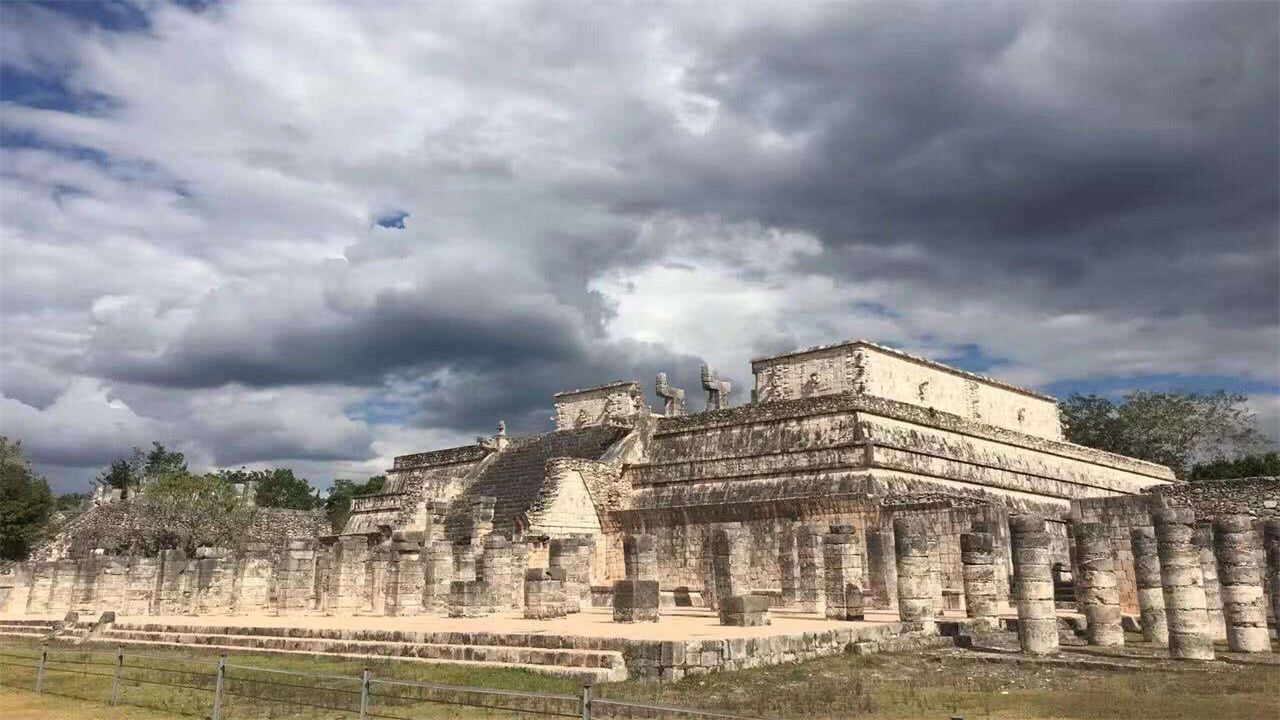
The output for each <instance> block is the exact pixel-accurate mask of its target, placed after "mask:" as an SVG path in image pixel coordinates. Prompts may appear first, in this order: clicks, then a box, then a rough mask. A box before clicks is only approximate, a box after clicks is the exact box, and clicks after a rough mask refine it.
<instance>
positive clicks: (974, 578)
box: [960, 532, 999, 627]
mask: <svg viewBox="0 0 1280 720" xmlns="http://www.w3.org/2000/svg"><path fill="white" fill-rule="evenodd" d="M994 549H995V541H994V539H992V537H991V533H989V532H971V533H964V534H962V535H961V536H960V563H961V566H962V567H961V570H963V572H964V606H965V613H966V614H967V615H968V616H969V617H971V618H973V619H974V620H978V621H979V622H981V623H983V624H985V625H987V626H988V627H995V626H996V625H997V624H998V622H999V605H998V604H997V603H998V602H999V601H998V596H997V593H996V567H995V552H994Z"/></svg>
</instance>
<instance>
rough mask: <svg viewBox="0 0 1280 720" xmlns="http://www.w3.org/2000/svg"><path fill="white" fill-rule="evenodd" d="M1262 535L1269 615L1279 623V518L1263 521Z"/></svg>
mask: <svg viewBox="0 0 1280 720" xmlns="http://www.w3.org/2000/svg"><path fill="white" fill-rule="evenodd" d="M1262 537H1263V545H1264V546H1265V550H1266V562H1267V578H1266V583H1267V589H1268V590H1270V593H1271V617H1272V618H1274V619H1275V621H1276V622H1277V623H1280V518H1272V519H1270V520H1267V521H1265V522H1263V524H1262Z"/></svg>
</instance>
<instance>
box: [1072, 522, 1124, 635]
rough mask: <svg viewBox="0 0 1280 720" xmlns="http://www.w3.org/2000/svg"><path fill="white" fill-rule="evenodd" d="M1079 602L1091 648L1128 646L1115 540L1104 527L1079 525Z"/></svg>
mask: <svg viewBox="0 0 1280 720" xmlns="http://www.w3.org/2000/svg"><path fill="white" fill-rule="evenodd" d="M1075 536H1076V566H1077V567H1078V568H1079V576H1078V577H1077V578H1076V600H1077V602H1079V603H1080V607H1081V610H1082V611H1083V612H1084V617H1085V621H1086V622H1087V623H1088V625H1087V626H1086V628H1085V637H1087V638H1088V640H1089V644H1090V645H1101V646H1104V647H1114V646H1119V645H1124V629H1123V628H1122V627H1121V626H1120V588H1119V586H1117V585H1116V572H1115V558H1114V556H1113V555H1112V553H1111V538H1110V536H1109V535H1108V533H1107V527H1106V526H1105V525H1103V524H1102V523H1091V522H1077V523H1075Z"/></svg>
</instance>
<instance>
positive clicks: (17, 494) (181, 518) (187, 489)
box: [0, 436, 386, 560]
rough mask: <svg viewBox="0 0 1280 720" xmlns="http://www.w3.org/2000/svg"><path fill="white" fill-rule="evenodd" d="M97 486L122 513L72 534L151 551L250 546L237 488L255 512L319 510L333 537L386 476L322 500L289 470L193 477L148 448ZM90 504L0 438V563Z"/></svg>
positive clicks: (342, 487)
mask: <svg viewBox="0 0 1280 720" xmlns="http://www.w3.org/2000/svg"><path fill="white" fill-rule="evenodd" d="M95 482H96V483H98V484H102V485H106V486H108V487H110V488H114V489H117V490H119V491H120V494H121V496H122V500H123V502H122V503H121V506H122V507H123V508H127V512H120V513H113V514H111V515H110V516H109V517H104V518H102V519H101V521H100V522H99V523H97V524H96V525H92V526H87V527H78V528H77V530H76V534H77V535H84V536H86V539H96V540H97V541H98V542H102V543H104V545H105V544H114V545H115V546H117V547H124V546H127V547H130V548H133V549H136V550H138V551H142V552H154V551H156V550H161V549H168V548H183V549H187V550H191V549H194V547H195V546H196V545H197V544H199V543H201V542H214V543H221V544H237V543H242V542H245V541H248V540H252V539H253V538H251V537H249V536H247V535H246V532H247V530H248V529H249V528H250V527H251V526H252V516H253V510H252V509H250V508H247V507H246V506H245V504H244V503H243V502H242V501H241V498H240V495H239V493H238V492H237V491H236V489H235V486H236V485H237V484H239V483H245V482H255V483H256V493H255V497H254V504H255V505H256V507H266V508H284V509H290V510H323V511H324V513H325V516H326V518H327V520H328V523H329V526H330V528H331V529H332V530H333V531H334V532H339V531H341V530H342V528H343V526H345V525H346V523H347V518H348V516H349V515H350V514H351V499H352V498H353V497H355V496H356V495H362V494H365V493H373V492H377V491H379V490H381V489H382V487H383V485H384V483H385V482H386V476H385V475H375V476H372V477H370V478H368V479H367V480H365V481H364V482H354V481H351V480H335V481H334V482H333V484H332V485H331V486H330V487H329V489H328V491H327V492H326V493H325V494H324V496H323V497H322V496H321V493H320V491H319V490H318V489H316V488H315V487H313V486H312V485H311V483H310V482H309V481H308V480H307V479H306V478H302V477H298V476H297V475H295V474H294V472H293V470H292V469H291V468H284V467H280V468H271V469H264V470H249V469H246V468H240V469H237V470H220V471H218V472H213V473H195V472H192V471H191V470H190V469H189V468H188V466H187V460H186V456H185V455H184V454H183V453H181V452H178V451H175V450H170V449H169V448H167V447H165V446H164V445H163V444H161V443H159V442H153V443H152V444H151V448H150V449H148V450H144V449H142V448H139V447H134V448H132V449H131V450H130V451H129V452H128V453H126V454H125V455H124V456H122V457H119V458H117V459H115V460H113V461H112V462H111V463H110V464H109V465H108V466H107V467H106V468H104V469H103V470H102V472H100V473H99V474H98V476H97V477H96V479H95ZM88 503H89V494H88V493H66V494H63V495H58V496H55V495H54V494H53V493H52V491H51V490H50V488H49V483H48V481H47V480H46V479H45V478H44V477H42V476H41V475H40V474H39V473H37V472H36V471H35V470H34V469H33V468H32V466H31V463H30V462H29V461H28V460H27V458H26V456H25V455H24V453H23V451H22V443H21V441H19V440H10V439H9V438H7V437H2V436H0V560H22V559H25V558H26V557H27V556H28V555H29V553H30V551H31V549H32V547H33V546H35V545H38V544H39V543H40V542H41V541H43V540H45V539H47V538H50V537H52V536H53V535H55V534H56V533H57V532H59V531H60V530H62V529H64V528H67V527H68V526H69V524H70V523H71V522H72V521H73V520H75V519H76V518H77V517H79V516H80V515H81V513H83V512H84V510H86V509H87V507H88Z"/></svg>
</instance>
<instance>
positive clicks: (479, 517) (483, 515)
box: [471, 495, 498, 547]
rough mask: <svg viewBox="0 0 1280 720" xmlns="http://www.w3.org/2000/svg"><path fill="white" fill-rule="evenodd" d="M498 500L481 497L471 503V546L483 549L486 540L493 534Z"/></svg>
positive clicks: (485, 496) (486, 496)
mask: <svg viewBox="0 0 1280 720" xmlns="http://www.w3.org/2000/svg"><path fill="white" fill-rule="evenodd" d="M497 502H498V499H497V498H496V497H492V496H490V495H480V496H478V497H476V498H474V499H473V500H472V501H471V544H472V545H475V546H476V547H481V546H482V545H483V543H484V539H485V538H486V537H488V536H489V533H491V532H493V511H494V507H495V505H496V504H497Z"/></svg>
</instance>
